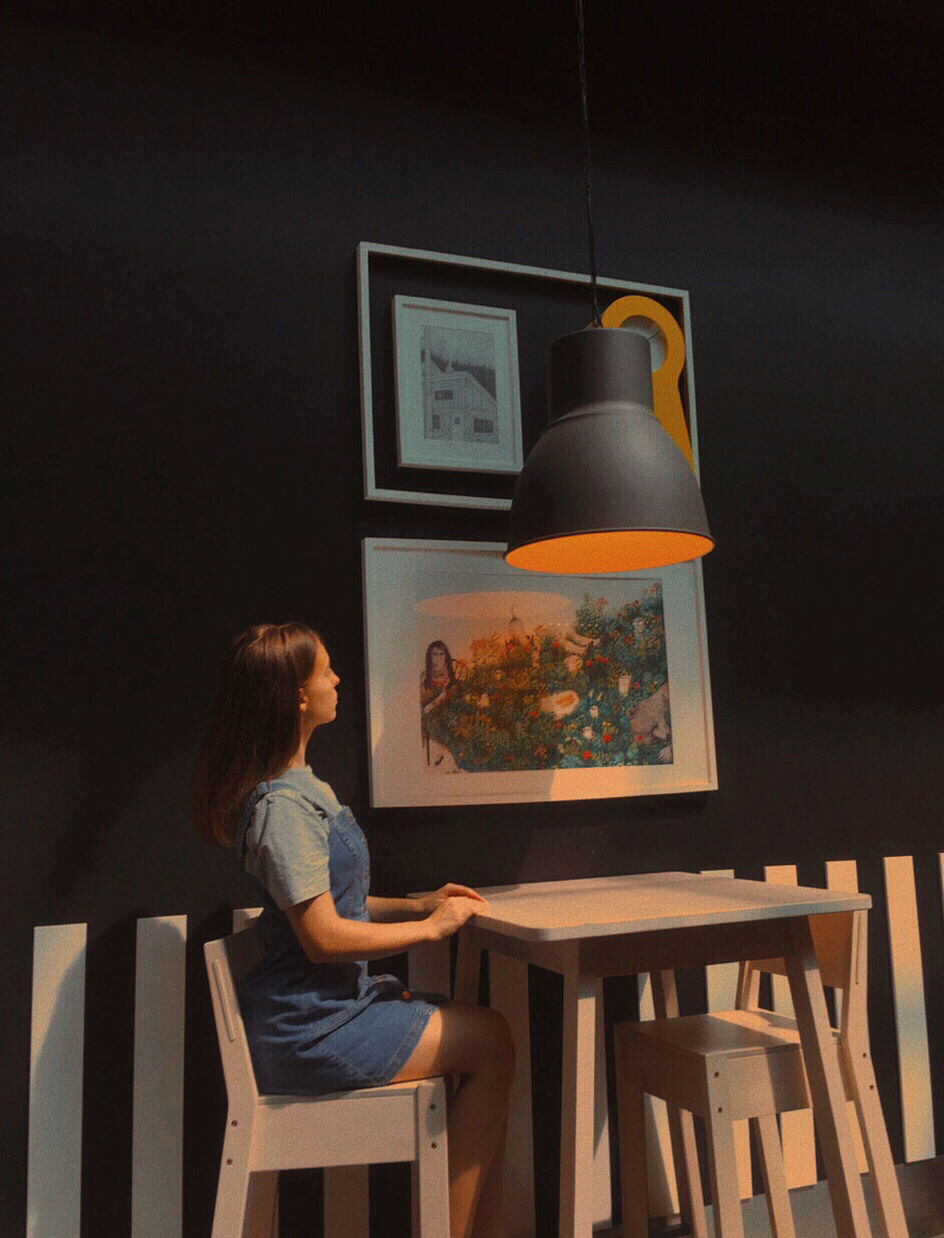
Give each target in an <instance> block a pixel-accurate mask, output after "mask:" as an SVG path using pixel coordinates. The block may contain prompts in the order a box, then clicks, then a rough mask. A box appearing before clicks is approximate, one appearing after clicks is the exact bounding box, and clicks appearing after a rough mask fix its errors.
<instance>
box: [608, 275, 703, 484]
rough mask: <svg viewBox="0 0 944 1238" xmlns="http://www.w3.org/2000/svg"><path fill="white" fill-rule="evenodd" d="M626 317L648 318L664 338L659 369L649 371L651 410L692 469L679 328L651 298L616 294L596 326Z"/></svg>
mask: <svg viewBox="0 0 944 1238" xmlns="http://www.w3.org/2000/svg"><path fill="white" fill-rule="evenodd" d="M630 318H648V319H649V321H650V322H652V323H654V324H655V325H656V326H657V327H658V328H659V330H660V331H661V332H662V335H663V337H664V339H665V358H664V360H663V362H662V364H661V365H660V366H659V368H658V369H657V370H653V372H652V402H653V412H654V413H655V415H656V417H657V418H658V420H659V423H660V424H661V426H662V428H663V429H664V430H665V432H666V433H667V434H668V435H669V437H670V438H671V439H673V440H674V441H675V442H676V443H677V444H678V446H679V448H680V450H681V452H682V454H683V455H684V456H685V459H686V460H687V461H688V463H689V466H690V468H691V469H692V472H694V471H695V464H694V461H693V459H692V443H691V439H690V438H689V435H688V426H687V425H686V424H685V412H684V410H683V408H682V396H681V393H680V391H679V375H680V374H681V373H682V366H683V365H684V364H685V337H684V336H683V335H682V328H681V327H680V326H679V325H678V323H677V322H676V321H675V319H674V318H673V317H672V315H671V314H670V313H669V311H668V310H667V309H666V308H665V306H664V305H660V304H659V302H658V301H653V300H652V298H651V297H620V298H619V299H618V300H616V301H614V302H613V303H612V304H611V305H608V306H607V307H606V309H605V310H604V311H603V313H602V314H601V315H600V325H601V326H603V327H621V326H622V325H623V323H625V322H627V321H628V320H629V319H630Z"/></svg>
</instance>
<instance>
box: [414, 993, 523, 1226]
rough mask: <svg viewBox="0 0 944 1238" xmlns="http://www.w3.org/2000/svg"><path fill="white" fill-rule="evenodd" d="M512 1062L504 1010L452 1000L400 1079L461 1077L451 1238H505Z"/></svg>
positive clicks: (451, 1130)
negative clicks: (503, 1206) (503, 1180)
mask: <svg viewBox="0 0 944 1238" xmlns="http://www.w3.org/2000/svg"><path fill="white" fill-rule="evenodd" d="M514 1061H515V1051H514V1043H513V1041H512V1039H511V1033H510V1032H509V1030H508V1024H507V1023H506V1022H505V1020H504V1019H503V1018H502V1016H501V1015H500V1014H498V1013H497V1012H496V1011H494V1010H489V1009H488V1007H486V1006H465V1005H462V1004H461V1003H459V1002H450V1003H448V1004H447V1005H445V1006H441V1007H440V1008H439V1009H438V1010H436V1011H435V1012H434V1013H433V1015H432V1016H431V1018H430V1020H429V1022H428V1023H427V1025H426V1030H425V1031H424V1032H423V1035H422V1036H421V1037H420V1040H419V1043H418V1044H417V1046H416V1048H415V1049H414V1050H413V1052H412V1054H411V1055H410V1057H409V1059H408V1060H407V1062H406V1063H405V1064H404V1066H403V1069H402V1070H401V1071H400V1072H399V1074H398V1075H397V1076H396V1077H395V1079H394V1082H395V1083H399V1082H402V1081H404V1080H407V1079H424V1078H428V1077H429V1076H431V1075H459V1076H460V1081H459V1087H458V1088H457V1090H456V1093H455V1095H454V1096H453V1098H452V1100H451V1101H450V1102H449V1117H448V1135H449V1215H450V1226H451V1234H452V1238H473V1234H474V1238H503V1235H502V1231H501V1229H500V1228H499V1227H500V1226H501V1196H502V1192H501V1174H502V1168H503V1165H502V1162H503V1161H504V1155H503V1153H502V1152H501V1149H503V1148H504V1133H505V1126H506V1123H507V1119H508V1092H509V1089H510V1087H511V1080H512V1077H513V1075H514ZM499 1156H500V1160H499ZM490 1169H491V1170H492V1172H489V1171H490ZM480 1202H481V1204H482V1208H481V1209H480V1207H479V1205H480ZM477 1213H481V1215H480V1216H478V1218H477Z"/></svg>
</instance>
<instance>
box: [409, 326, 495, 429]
mask: <svg viewBox="0 0 944 1238" xmlns="http://www.w3.org/2000/svg"><path fill="white" fill-rule="evenodd" d="M420 361H421V365H422V372H423V437H424V438H426V439H433V440H446V441H449V442H460V443H499V442H500V441H501V435H500V431H499V422H498V402H497V400H496V398H495V390H496V387H495V342H494V340H493V338H492V337H491V336H490V335H489V334H487V333H486V332H484V331H463V330H448V329H443V328H442V327H424V328H423V332H422V336H421V349H420Z"/></svg>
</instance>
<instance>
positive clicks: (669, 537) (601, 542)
mask: <svg viewBox="0 0 944 1238" xmlns="http://www.w3.org/2000/svg"><path fill="white" fill-rule="evenodd" d="M713 549H714V541H713V540H712V539H711V538H710V537H704V536H702V535H701V534H699V533H678V532H673V531H671V530H666V529H633V530H631V531H629V532H627V531H625V530H617V531H615V532H611V533H575V534H573V535H571V536H570V537H549V538H545V539H543V540H542V541H539V542H530V543H528V544H526V545H524V546H518V547H517V548H516V549H515V550H511V551H509V552H508V553H507V554H506V555H505V560H506V562H507V563H510V564H511V566H512V567H517V568H521V569H523V570H524V571H526V572H551V573H561V574H563V575H567V576H592V575H595V574H596V573H597V572H639V571H644V570H645V569H646V568H651V567H667V566H668V565H669V564H670V563H684V562H686V561H687V560H689V559H698V558H700V557H701V556H702V555H706V554H707V553H708V551H709V550H713Z"/></svg>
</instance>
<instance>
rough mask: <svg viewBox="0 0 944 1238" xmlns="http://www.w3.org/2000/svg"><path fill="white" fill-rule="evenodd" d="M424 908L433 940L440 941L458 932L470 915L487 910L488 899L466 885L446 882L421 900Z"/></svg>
mask: <svg viewBox="0 0 944 1238" xmlns="http://www.w3.org/2000/svg"><path fill="white" fill-rule="evenodd" d="M422 902H423V906H424V909H426V910H427V911H428V912H429V915H428V923H429V926H430V929H431V930H432V936H433V940H434V941H441V940H442V939H443V938H445V937H451V936H452V934H453V933H456V932H458V930H459V929H460V928H462V926H463V924H465V922H466V921H467V920H469V919H471V917H472V916H477V915H479V914H480V913H481V912H483V911H485V910H487V908H488V900H487V899H484V898H483V897H482V895H481V894H479V893H477V892H476V891H475V890H472V889H470V888H469V887H468V886H460V885H455V884H454V883H453V882H447V883H446V885H444V886H440V888H439V889H438V890H434V891H433V892H432V893H431V894H427V895H426V896H425V897H424V898H423V900H422Z"/></svg>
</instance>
